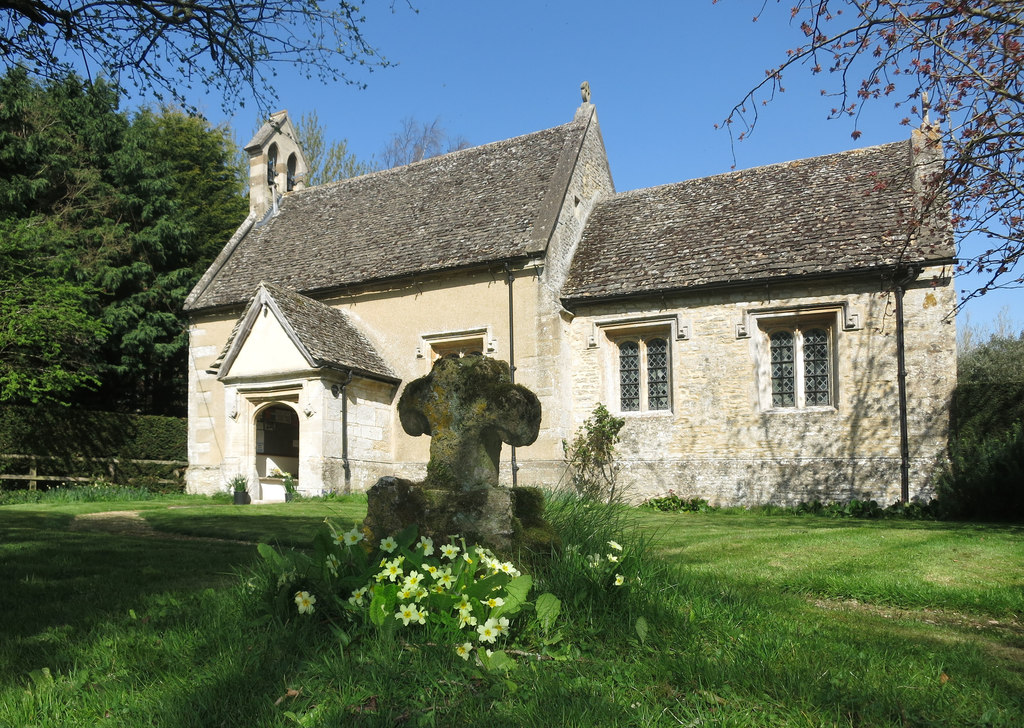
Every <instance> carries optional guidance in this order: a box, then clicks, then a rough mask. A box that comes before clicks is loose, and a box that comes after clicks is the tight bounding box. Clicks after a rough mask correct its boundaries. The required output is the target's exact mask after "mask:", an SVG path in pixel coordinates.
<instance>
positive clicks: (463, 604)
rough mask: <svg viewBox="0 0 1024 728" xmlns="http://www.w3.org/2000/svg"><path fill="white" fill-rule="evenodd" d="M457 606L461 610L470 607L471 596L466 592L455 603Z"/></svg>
mask: <svg viewBox="0 0 1024 728" xmlns="http://www.w3.org/2000/svg"><path fill="white" fill-rule="evenodd" d="M455 608H456V609H458V610H459V611H460V612H461V611H462V610H463V609H469V597H468V596H466V595H465V594H463V595H462V596H461V597H459V603H458V604H456V605H455Z"/></svg>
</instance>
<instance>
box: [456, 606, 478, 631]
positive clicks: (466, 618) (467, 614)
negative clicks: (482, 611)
mask: <svg viewBox="0 0 1024 728" xmlns="http://www.w3.org/2000/svg"><path fill="white" fill-rule="evenodd" d="M476 624H477V621H476V617H474V616H473V613H472V612H471V611H469V610H468V609H466V610H462V609H460V610H459V629H465V628H466V627H476Z"/></svg>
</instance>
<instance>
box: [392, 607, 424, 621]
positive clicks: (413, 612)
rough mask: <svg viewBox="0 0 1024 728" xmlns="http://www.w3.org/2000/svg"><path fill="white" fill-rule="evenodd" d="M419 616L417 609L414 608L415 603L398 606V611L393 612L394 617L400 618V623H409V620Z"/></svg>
mask: <svg viewBox="0 0 1024 728" xmlns="http://www.w3.org/2000/svg"><path fill="white" fill-rule="evenodd" d="M418 618H419V610H418V609H416V605H415V604H403V605H402V606H401V607H399V608H398V612H397V613H396V614H395V619H400V620H402V624H409V622H411V621H413V620H415V619H418Z"/></svg>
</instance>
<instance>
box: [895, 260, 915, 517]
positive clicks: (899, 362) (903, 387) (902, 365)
mask: <svg viewBox="0 0 1024 728" xmlns="http://www.w3.org/2000/svg"><path fill="white" fill-rule="evenodd" d="M916 277H917V271H916V270H914V269H913V268H910V269H909V270H899V269H898V270H897V272H896V276H895V278H896V384H897V391H898V393H899V406H900V501H902V502H903V503H907V502H909V501H910V433H909V427H908V425H907V356H906V346H905V344H904V338H903V328H904V327H903V294H904V293H905V292H906V286H907V284H908V283H909V282H911V281H912V280H914V279H915V278H916Z"/></svg>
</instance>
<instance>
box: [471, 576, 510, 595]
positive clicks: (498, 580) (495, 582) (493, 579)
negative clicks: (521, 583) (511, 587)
mask: <svg viewBox="0 0 1024 728" xmlns="http://www.w3.org/2000/svg"><path fill="white" fill-rule="evenodd" d="M508 581H509V575H508V574H502V573H499V574H491V575H490V576H485V577H484V578H483V579H481V580H480V581H478V582H476V583H475V584H473V585H471V586H469V587H468V588H467V589H466V594H468V595H469V596H471V597H475V598H477V599H483V598H484V597H485V596H488V595H489V594H490V593H491V592H492V591H493V590H494V588H495V587H499V588H500V587H502V586H504V585H505V584H506V583H508Z"/></svg>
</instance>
